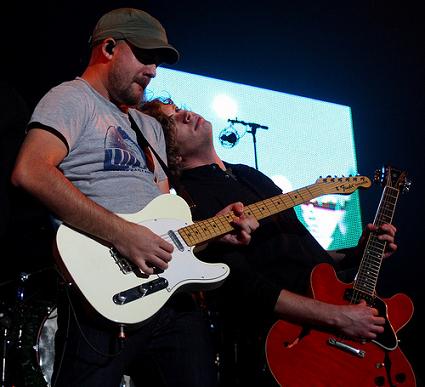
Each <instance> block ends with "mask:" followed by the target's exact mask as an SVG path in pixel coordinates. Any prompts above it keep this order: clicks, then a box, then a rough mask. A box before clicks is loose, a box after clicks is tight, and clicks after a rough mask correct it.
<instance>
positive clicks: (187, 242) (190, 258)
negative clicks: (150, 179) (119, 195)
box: [56, 176, 371, 324]
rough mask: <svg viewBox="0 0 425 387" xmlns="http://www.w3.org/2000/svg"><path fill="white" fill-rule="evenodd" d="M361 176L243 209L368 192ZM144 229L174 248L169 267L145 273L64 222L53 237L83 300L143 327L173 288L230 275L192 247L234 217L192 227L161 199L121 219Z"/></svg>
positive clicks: (177, 204) (269, 210)
mask: <svg viewBox="0 0 425 387" xmlns="http://www.w3.org/2000/svg"><path fill="white" fill-rule="evenodd" d="M370 186H371V181H370V179H369V178H368V177H365V176H355V177H326V178H320V179H318V180H317V181H316V183H315V184H312V185H310V186H307V187H304V188H301V189H298V190H295V191H292V192H289V193H286V194H281V195H277V196H274V197H272V198H270V199H266V200H262V201H260V202H257V203H254V204H251V205H249V206H245V210H244V213H245V214H248V215H252V216H254V217H255V218H256V219H257V220H260V219H263V218H265V217H268V216H270V215H274V214H277V213H278V212H281V211H284V210H286V209H288V208H291V207H294V206H296V205H299V204H302V203H305V202H308V201H309V200H311V199H313V198H315V197H319V196H322V195H325V194H351V193H352V192H354V191H355V190H356V189H358V188H361V187H363V188H368V187H370ZM120 216H122V217H123V218H125V219H126V220H129V221H131V222H135V223H138V224H141V225H143V226H145V227H148V228H149V229H150V230H152V231H153V232H154V233H156V234H157V235H160V236H161V237H162V238H164V239H165V240H167V241H168V242H170V243H171V244H173V246H174V251H173V253H172V255H173V257H172V260H171V262H169V264H168V269H167V270H165V271H164V272H162V273H158V274H153V275H145V274H143V273H142V272H140V270H139V269H138V268H137V267H135V266H134V265H133V264H132V263H131V262H130V261H129V260H127V259H126V258H125V257H123V256H121V255H120V254H119V252H118V251H117V250H116V249H114V247H113V246H111V245H110V244H108V243H103V242H102V241H100V240H98V239H96V238H92V237H90V236H88V235H86V234H84V233H81V232H78V231H76V230H75V229H73V228H70V227H68V226H66V225H64V224H62V225H61V226H60V227H59V229H58V233H57V236H56V242H57V247H58V252H59V255H60V257H58V258H59V259H60V265H59V266H61V267H62V268H63V267H64V268H65V272H64V274H65V275H68V276H70V277H71V278H70V279H71V281H72V282H73V283H75V285H76V286H77V287H78V289H79V290H80V291H81V293H82V294H83V295H84V297H85V298H86V299H87V301H88V302H89V303H90V304H91V305H92V306H93V307H94V309H95V310H97V311H98V312H99V313H100V314H101V315H103V316H104V317H106V318H107V319H109V320H111V321H114V322H116V323H120V324H136V323H141V322H143V321H145V320H147V319H148V318H150V317H152V316H153V315H154V314H155V313H156V312H158V311H159V309H160V308H161V307H162V306H163V305H164V304H165V303H166V302H167V300H168V299H169V298H170V297H171V295H172V294H173V293H174V292H176V291H177V290H182V289H188V290H199V289H212V288H215V287H218V286H219V285H220V284H221V283H222V282H223V281H224V279H225V278H226V277H227V276H228V275H229V271H230V270H229V267H228V266H227V265H225V264H223V263H215V264H211V263H205V262H202V261H200V260H198V259H197V258H196V257H195V255H194V254H193V248H194V246H196V245H200V244H202V243H205V242H207V241H209V240H211V239H214V238H217V237H219V236H222V235H224V234H227V233H228V232H231V231H232V230H234V228H233V226H232V221H233V219H234V217H235V216H234V214H233V213H229V214H226V215H217V216H214V217H212V218H209V219H206V220H203V221H200V222H196V223H193V222H192V217H191V213H190V209H189V206H188V205H187V203H186V202H185V201H184V200H183V199H182V198H180V197H179V196H176V195H171V194H166V195H161V196H159V197H157V198H155V199H154V200H152V201H151V202H150V203H149V204H148V205H147V206H146V207H145V208H144V209H143V210H142V211H140V212H137V213H135V214H130V215H128V214H126V215H120Z"/></svg>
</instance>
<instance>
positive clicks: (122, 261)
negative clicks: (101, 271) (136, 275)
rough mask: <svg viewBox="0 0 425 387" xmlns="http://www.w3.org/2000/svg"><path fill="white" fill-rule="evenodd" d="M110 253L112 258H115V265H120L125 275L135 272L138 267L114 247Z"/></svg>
mask: <svg viewBox="0 0 425 387" xmlns="http://www.w3.org/2000/svg"><path fill="white" fill-rule="evenodd" d="M109 253H110V254H111V257H112V258H114V261H115V263H116V264H117V265H118V267H119V268H120V270H121V272H122V273H123V274H128V273H132V272H134V269H135V268H136V266H135V265H133V264H132V263H131V262H130V261H129V260H128V259H126V258H125V257H123V256H122V255H121V254H120V253H119V252H118V251H117V250H116V249H115V248H114V247H111V248H110V249H109Z"/></svg>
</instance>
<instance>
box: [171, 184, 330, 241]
mask: <svg viewBox="0 0 425 387" xmlns="http://www.w3.org/2000/svg"><path fill="white" fill-rule="evenodd" d="M323 194H324V192H323V189H322V188H321V187H320V185H319V184H312V185H309V186H307V187H304V188H301V189H298V190H295V191H291V192H288V193H286V194H281V195H277V196H273V197H271V198H269V199H265V200H262V201H260V202H257V203H254V204H251V205H249V206H245V209H244V213H245V214H247V215H250V216H253V217H254V218H255V219H257V220H261V219H264V218H266V217H268V216H271V215H274V214H277V213H279V212H281V211H284V210H287V209H288V208H291V207H295V206H297V205H299V204H302V203H305V202H307V201H309V200H311V199H313V198H315V197H318V196H321V195H323ZM235 218H236V216H235V215H234V214H233V213H229V214H226V215H218V216H214V217H212V218H208V219H206V220H202V221H200V222H196V223H194V224H192V225H190V226H187V227H183V228H181V229H180V230H179V234H180V235H181V237H182V238H183V239H184V241H185V242H186V244H187V245H188V246H195V245H198V244H201V243H204V242H207V241H209V240H211V239H214V238H217V237H219V236H222V235H224V234H227V233H228V232H230V231H233V230H234V227H233V225H232V222H233V221H234V219H235Z"/></svg>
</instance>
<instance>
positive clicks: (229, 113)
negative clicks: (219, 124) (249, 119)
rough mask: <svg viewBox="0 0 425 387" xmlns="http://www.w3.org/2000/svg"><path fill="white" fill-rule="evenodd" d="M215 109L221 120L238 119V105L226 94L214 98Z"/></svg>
mask: <svg viewBox="0 0 425 387" xmlns="http://www.w3.org/2000/svg"><path fill="white" fill-rule="evenodd" d="M213 109H214V111H215V112H216V113H217V115H218V116H219V117H220V118H223V119H227V118H236V116H237V113H238V104H237V103H236V101H235V100H234V99H233V98H231V97H229V96H228V95H226V94H219V95H217V96H216V97H214V100H213Z"/></svg>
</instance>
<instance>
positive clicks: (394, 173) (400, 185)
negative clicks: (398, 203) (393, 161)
mask: <svg viewBox="0 0 425 387" xmlns="http://www.w3.org/2000/svg"><path fill="white" fill-rule="evenodd" d="M374 181H375V183H379V184H381V185H382V186H383V187H392V188H395V189H398V190H399V191H400V192H403V193H405V192H409V190H410V186H411V185H412V182H411V181H410V180H408V179H407V172H406V171H402V170H400V169H397V168H394V167H392V166H390V165H384V166H383V167H382V168H381V169H380V170H379V169H377V170H376V171H375V177H374Z"/></svg>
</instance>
